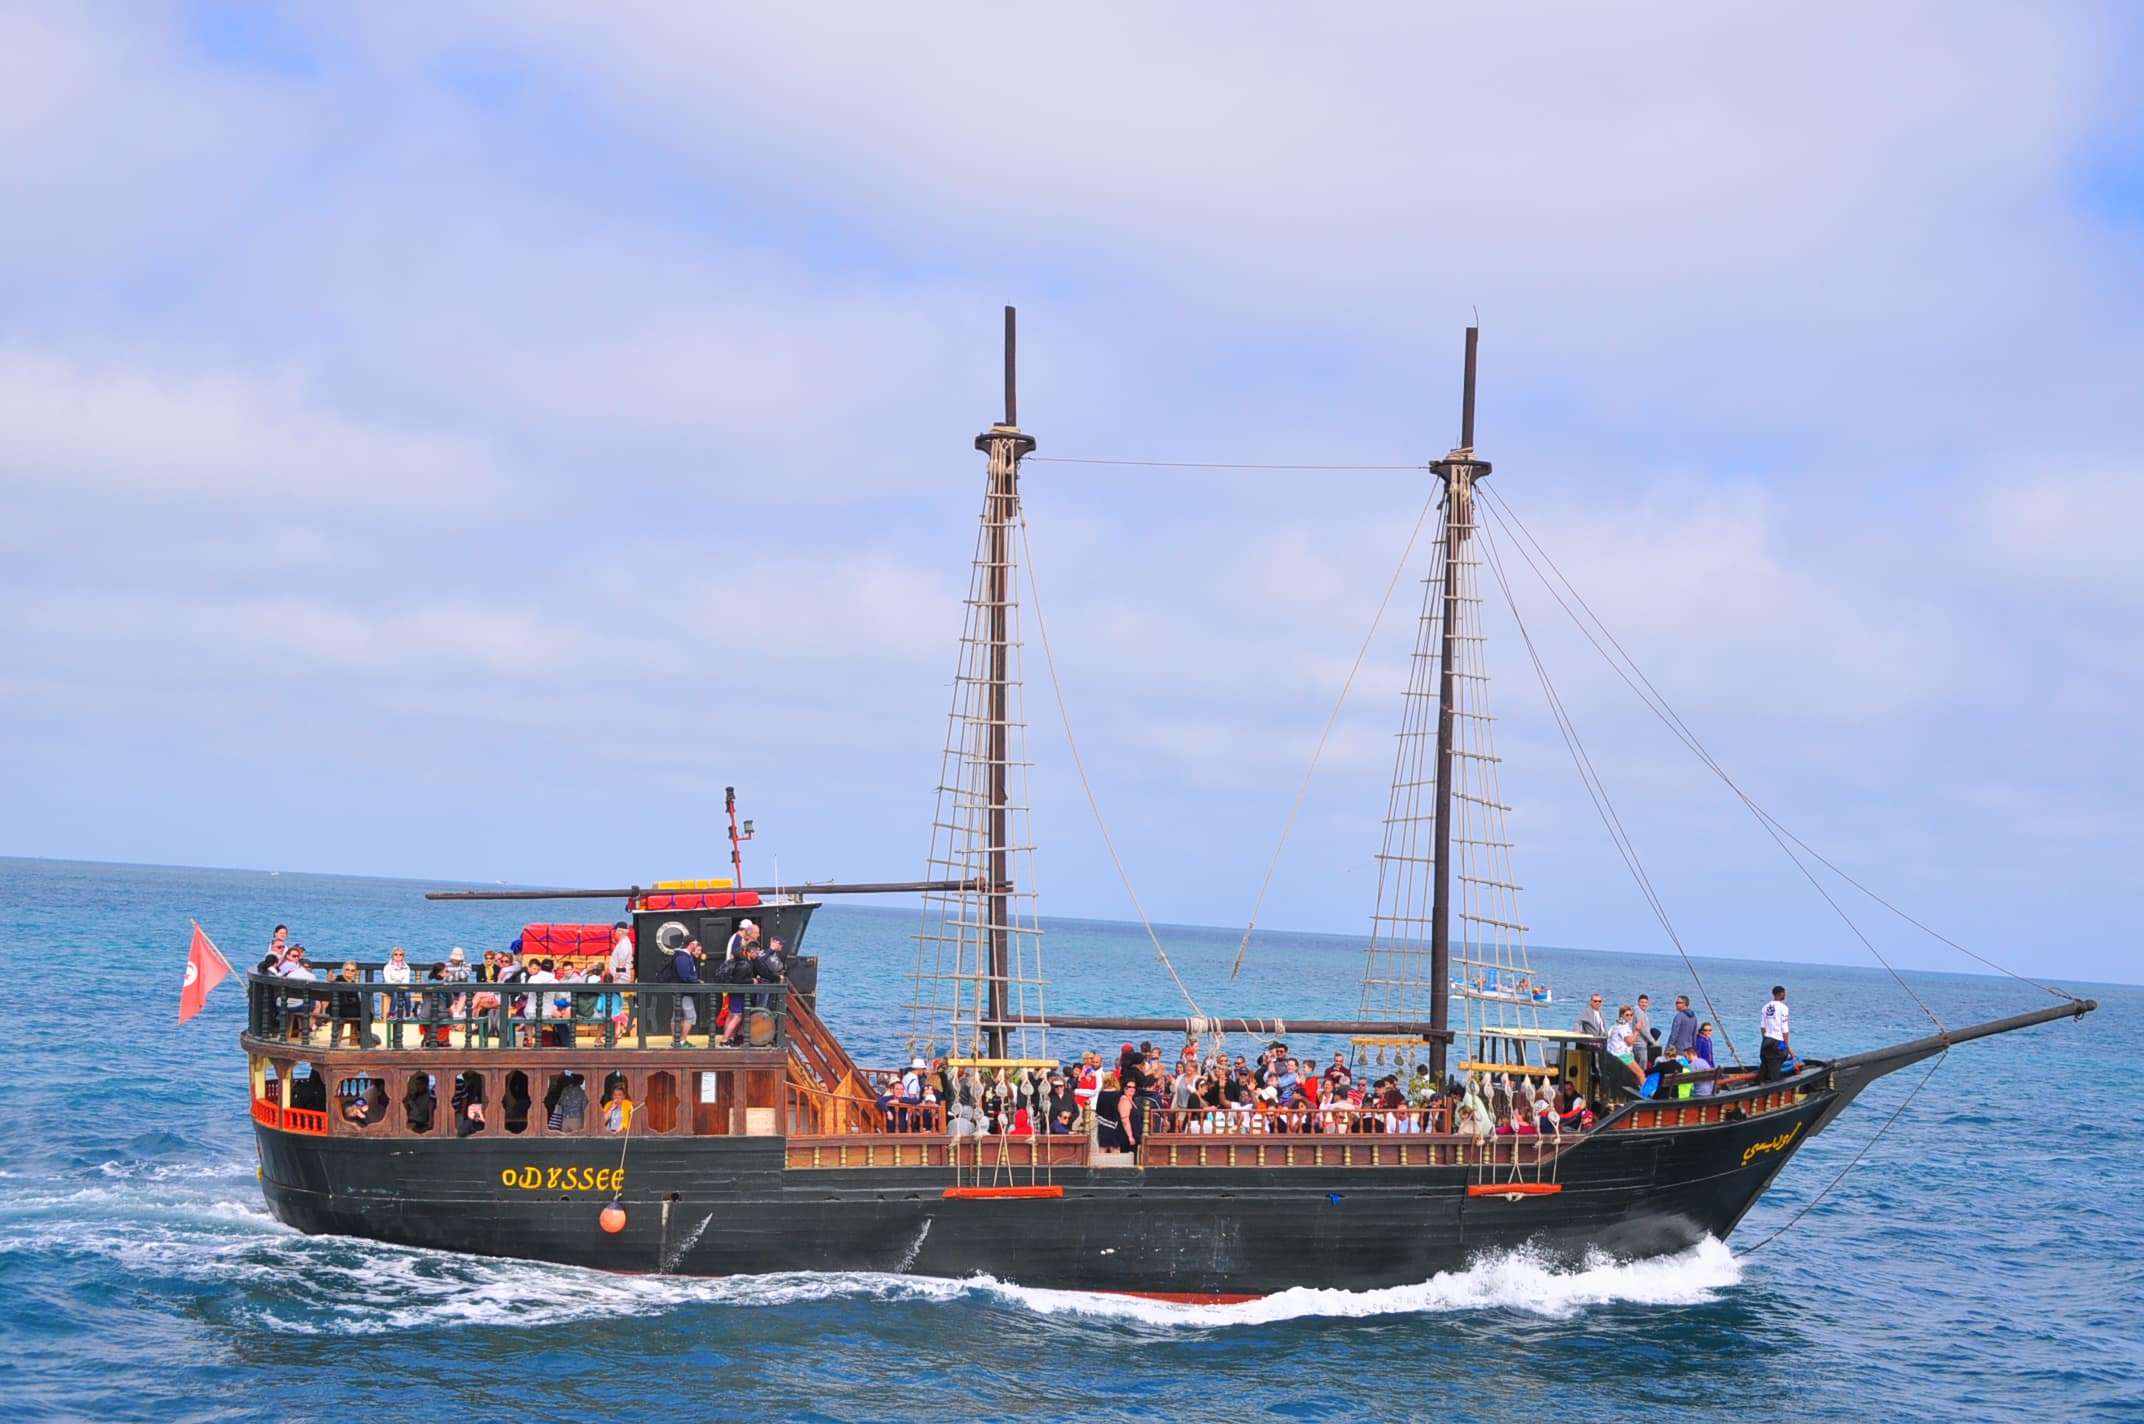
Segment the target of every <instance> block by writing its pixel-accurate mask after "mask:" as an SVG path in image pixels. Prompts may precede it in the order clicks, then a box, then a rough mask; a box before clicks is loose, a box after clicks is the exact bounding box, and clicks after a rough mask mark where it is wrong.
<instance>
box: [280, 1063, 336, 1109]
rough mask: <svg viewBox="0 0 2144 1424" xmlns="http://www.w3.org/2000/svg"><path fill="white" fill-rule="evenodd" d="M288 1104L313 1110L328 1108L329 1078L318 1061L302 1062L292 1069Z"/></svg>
mask: <svg viewBox="0 0 2144 1424" xmlns="http://www.w3.org/2000/svg"><path fill="white" fill-rule="evenodd" d="M287 1091H288V1092H289V1095H290V1102H289V1103H288V1106H290V1107H294V1108H305V1109H307V1110H309V1111H312V1112H321V1113H324V1112H326V1111H327V1110H328V1078H327V1074H325V1073H323V1072H321V1071H320V1065H319V1064H317V1063H300V1064H297V1065H296V1066H295V1067H293V1068H292V1069H291V1079H290V1086H289V1088H288V1090H287Z"/></svg>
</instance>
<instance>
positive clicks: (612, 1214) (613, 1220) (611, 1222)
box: [596, 1202, 625, 1236]
mask: <svg viewBox="0 0 2144 1424" xmlns="http://www.w3.org/2000/svg"><path fill="white" fill-rule="evenodd" d="M596 1222H597V1224H598V1225H600V1226H601V1227H602V1228H603V1229H604V1230H605V1231H608V1232H609V1233H610V1234H611V1235H613V1236H616V1235H617V1234H618V1233H619V1232H621V1231H623V1230H625V1208H624V1207H622V1206H620V1205H618V1204H617V1203H616V1202H612V1203H611V1204H610V1205H609V1206H607V1207H604V1208H603V1214H602V1215H601V1216H599V1217H597V1218H596Z"/></svg>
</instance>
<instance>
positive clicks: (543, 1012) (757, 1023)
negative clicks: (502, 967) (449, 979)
mask: <svg viewBox="0 0 2144 1424" xmlns="http://www.w3.org/2000/svg"><path fill="white" fill-rule="evenodd" d="M379 968H380V966H378V965H362V966H360V967H359V970H358V973H359V976H360V977H359V978H358V979H356V980H335V979H286V978H283V977H281V976H280V975H274V974H258V973H249V974H247V975H246V1005H247V1031H248V1032H249V1033H251V1034H252V1035H253V1036H254V1037H256V1038H262V1039H272V1040H276V1041H279V1042H284V1043H293V1044H302V1045H304V1046H306V1047H310V1048H327V1049H334V1048H338V1047H347V1048H363V1049H366V1050H369V1051H377V1050H380V1049H387V1050H389V1051H412V1052H414V1051H417V1050H421V1049H426V1048H433V1049H438V1048H454V1049H479V1050H501V1049H515V1048H520V1049H529V1048H538V1049H544V1048H549V1049H561V1050H564V1049H573V1048H589V1047H605V1048H609V1047H622V1048H647V1047H650V1046H651V1045H652V1046H654V1047H658V1048H660V1047H664V1046H667V1045H669V1044H670V1043H671V1042H672V1035H673V1034H674V1033H676V1032H677V1031H678V1030H679V1029H680V1028H685V1029H686V1040H685V1041H686V1042H687V1043H688V1045H689V1046H691V1047H695V1048H697V1047H701V1046H703V1045H704V1046H706V1047H710V1048H724V1047H738V1048H753V1049H761V1050H765V1049H781V1048H786V1047H787V1046H788V1019H789V1014H788V1004H789V986H788V985H787V984H749V985H741V984H738V985H733V984H654V983H645V984H644V983H638V982H633V983H625V984H605V983H600V982H589V981H585V980H569V981H566V982H563V983H535V984H531V983H529V982H527V981H525V980H523V981H518V982H511V983H503V984H502V983H484V982H481V981H467V982H461V983H441V982H438V981H432V980H426V981H419V982H415V983H410V984H391V983H388V982H387V981H385V980H382V979H379V978H377V977H376V975H377V973H378V970H379ZM687 1005H690V1016H691V1022H690V1024H689V1025H688V1023H687V1021H686V1014H687V1009H686V1006H687ZM725 1011H727V1012H731V1013H740V1014H742V1015H743V1022H742V1023H741V1024H739V1025H737V1030H738V1033H739V1041H738V1042H736V1043H734V1044H732V1043H728V1042H726V1041H725V1040H724V1039H723V1037H721V1036H720V1035H718V1034H716V1033H714V1032H713V1029H714V1026H715V1021H716V1019H717V1017H718V1016H720V1015H722V1014H723V1013H724V1012H725Z"/></svg>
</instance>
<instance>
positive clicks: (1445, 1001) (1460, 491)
mask: <svg viewBox="0 0 2144 1424" xmlns="http://www.w3.org/2000/svg"><path fill="white" fill-rule="evenodd" d="M1480 336H1481V329H1480V328H1479V327H1474V326H1470V327H1468V328H1467V348H1466V375H1465V381H1464V384H1463V386H1462V388H1461V394H1460V403H1459V447H1458V448H1457V449H1455V450H1453V451H1452V452H1451V454H1449V455H1447V456H1445V458H1443V459H1442V460H1438V461H1436V462H1434V463H1433V464H1431V466H1430V468H1431V469H1432V470H1434V471H1436V472H1437V474H1438V475H1439V476H1440V477H1441V478H1442V479H1443V481H1444V570H1443V578H1444V607H1443V610H1442V612H1441V615H1440V619H1441V623H1442V637H1441V644H1440V647H1439V650H1438V665H1437V785H1436V796H1437V799H1436V804H1435V809H1434V829H1433V831H1432V835H1433V838H1434V843H1435V847H1436V849H1435V851H1434V853H1433V859H1434V865H1433V867H1432V873H1433V875H1434V877H1435V878H1434V879H1433V880H1432V882H1431V898H1430V911H1429V915H1430V919H1429V973H1430V985H1429V1017H1430V1022H1431V1023H1432V1024H1433V1025H1434V1026H1435V1028H1436V1030H1437V1031H1438V1032H1439V1033H1440V1034H1449V1032H1450V1029H1451V1021H1452V738H1453V732H1454V719H1455V717H1456V714H1457V700H1458V679H1457V676H1456V672H1455V663H1454V656H1455V654H1456V653H1457V651H1458V647H1457V629H1458V625H1459V614H1460V609H1459V581H1460V565H1461V562H1462V553H1463V550H1464V546H1465V543H1466V539H1467V536H1468V535H1469V534H1470V533H1472V532H1473V524H1474V481H1475V480H1476V479H1479V478H1480V477H1481V476H1483V475H1486V474H1488V473H1489V466H1488V464H1487V463H1486V462H1483V461H1478V460H1476V459H1475V458H1474V364H1475V350H1476V347H1477V345H1478V343H1479V340H1480ZM1444 1043H1445V1040H1444V1039H1441V1038H1440V1039H1439V1040H1437V1041H1436V1042H1435V1043H1434V1044H1433V1045H1432V1046H1431V1048H1430V1067H1431V1070H1432V1071H1433V1072H1434V1073H1435V1074H1436V1075H1437V1077H1438V1078H1439V1079H1442V1078H1443V1077H1444V1071H1445V1054H1444Z"/></svg>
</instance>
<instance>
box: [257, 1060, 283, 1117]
mask: <svg viewBox="0 0 2144 1424" xmlns="http://www.w3.org/2000/svg"><path fill="white" fill-rule="evenodd" d="M253 1099H254V1101H255V1102H262V1103H269V1104H271V1105H273V1106H275V1107H281V1106H283V1079H282V1075H281V1074H280V1072H279V1071H278V1070H277V1068H276V1063H275V1060H274V1059H273V1058H256V1059H254V1060H253Z"/></svg>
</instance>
